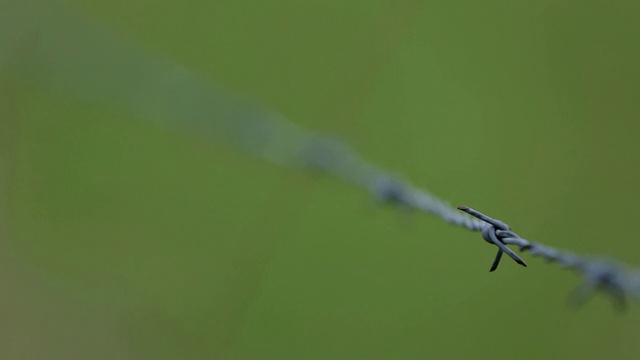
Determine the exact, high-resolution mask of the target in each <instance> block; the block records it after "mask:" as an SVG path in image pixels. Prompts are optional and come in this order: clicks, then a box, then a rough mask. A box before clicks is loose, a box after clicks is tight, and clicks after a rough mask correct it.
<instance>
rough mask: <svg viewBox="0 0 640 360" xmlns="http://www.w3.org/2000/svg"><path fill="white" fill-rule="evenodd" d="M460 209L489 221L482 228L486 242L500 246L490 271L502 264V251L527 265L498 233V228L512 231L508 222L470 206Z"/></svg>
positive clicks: (521, 263) (517, 261)
mask: <svg viewBox="0 0 640 360" xmlns="http://www.w3.org/2000/svg"><path fill="white" fill-rule="evenodd" d="M458 210H462V211H464V212H466V213H467V214H469V215H471V216H473V217H475V218H478V219H480V220H482V221H484V222H485V223H487V226H485V228H484V229H482V238H483V239H484V240H485V241H486V242H488V243H490V244H493V245H495V246H497V247H498V253H497V254H496V257H495V259H494V260H493V264H492V265H491V269H490V270H489V271H490V272H492V271H495V270H496V269H497V268H498V265H499V264H500V260H501V259H502V253H507V255H509V257H510V258H512V259H513V261H515V262H516V263H518V264H520V265H522V266H524V267H526V266H527V263H526V262H524V260H522V258H521V257H520V256H518V254H516V253H515V252H513V250H511V249H510V248H509V247H507V244H505V243H504V242H503V241H502V239H501V238H500V237H499V236H498V235H497V234H496V230H503V231H510V230H511V228H510V227H509V226H508V225H507V224H505V223H503V222H502V221H500V220H496V219H494V218H491V217H489V216H487V215H485V214H483V213H481V212H480V211H477V210H474V209H472V208H470V207H468V206H458Z"/></svg>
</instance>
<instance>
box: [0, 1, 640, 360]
mask: <svg viewBox="0 0 640 360" xmlns="http://www.w3.org/2000/svg"><path fill="white" fill-rule="evenodd" d="M17 1H18V0H3V1H2V2H0V4H2V5H3V6H11V3H15V2H17ZM639 4H640V3H638V2H635V1H619V2H615V3H604V2H600V1H504V0H503V1H483V2H477V1H463V2H423V1H411V0H405V1H391V0H380V1H337V0H325V1H293V0H278V1H268V2H267V1H255V0H234V1H204V0H203V1H187V2H175V1H164V0H158V1H145V0H139V1H130V0H128V1H124V0H122V1H121V0H118V1H114V0H109V1H107V0H92V1H85V0H82V1H80V0H76V1H72V0H69V1H66V2H64V4H62V5H60V6H64V7H67V8H70V9H73V10H74V11H76V12H77V13H79V14H82V16H84V19H85V20H86V21H87V22H88V23H96V24H102V25H101V26H106V27H107V28H109V29H111V30H112V31H113V32H114V33H118V34H120V36H122V37H123V38H124V39H126V40H127V41H131V43H132V44H137V45H136V46H139V47H140V48H141V49H144V51H148V52H149V53H150V54H155V55H154V56H157V57H158V58H166V59H170V60H171V61H173V62H175V63H176V64H180V65H181V66H184V67H185V68H188V69H191V70H192V71H194V73H197V74H199V76H201V78H202V79H204V80H206V81H208V82H211V83H212V84H216V85H217V86H221V87H223V88H226V89H228V90H229V91H232V92H234V93H236V94H240V95H241V96H243V97H246V99H252V100H251V101H258V102H260V103H261V104H262V105H264V106H265V107H267V108H270V109H274V110H276V111H278V112H280V113H281V114H283V115H284V116H285V117H286V118H288V119H289V120H291V121H292V122H294V123H296V124H298V125H300V126H302V127H304V128H307V129H312V130H321V131H326V132H330V133H333V134H336V136H338V137H340V138H341V139H343V140H345V141H347V142H348V143H349V144H351V145H352V146H353V147H354V148H356V149H358V151H359V152H360V154H361V155H363V156H364V157H365V158H367V159H369V160H371V161H373V162H375V163H377V164H379V165H381V166H384V167H385V168H388V169H390V170H392V171H395V172H399V173H402V174H404V175H405V176H406V177H407V178H409V179H411V180H412V182H413V183H414V184H415V185H417V186H420V187H424V188H427V189H429V190H430V191H432V192H433V193H434V194H437V195H438V196H440V197H442V198H444V199H447V200H449V201H451V203H452V204H454V205H458V204H465V205H469V206H473V207H476V208H478V209H480V210H482V211H484V212H487V213H488V214H491V215H492V216H495V217H497V218H500V219H502V220H504V221H505V222H507V223H509V224H510V225H511V226H512V227H513V228H514V230H515V231H516V232H518V233H519V234H521V235H523V236H524V237H526V238H528V239H531V240H534V241H540V242H543V243H545V244H548V245H552V246H555V247H559V248H566V249H571V250H574V251H576V252H579V253H586V254H597V255H603V256H610V257H613V258H616V259H621V260H623V261H625V262H628V263H630V264H635V265H640V245H638V244H639V243H638V237H637V229H636V225H635V224H636V221H637V218H638V215H639V214H640V212H639V210H638V209H637V204H638V203H639V202H640V195H639V194H638V192H637V183H638V176H639V175H640V174H639V171H640V165H639V164H638V163H637V158H636V155H637V154H638V153H639V151H640V142H638V125H637V123H638V121H637V119H638V114H640V96H639V94H640V92H639V90H640V89H639V85H638V84H640V67H638V64H640V43H639V42H638V39H639V38H640V25H638V24H639V23H638V21H637V19H638V18H639V17H640V5H639ZM27 14H28V12H27ZM21 16H23V15H21ZM25 19H26V18H25ZM4 21H5V24H4V25H5V26H4V27H2V31H3V34H2V35H0V36H3V39H4V40H3V41H4V44H5V45H6V44H7V43H10V42H12V41H14V42H15V41H17V40H15V39H18V38H19V36H14V35H15V34H17V33H19V32H20V31H21V30H20V29H19V26H18V25H16V23H17V22H15V21H14V22H11V21H8V20H7V17H5V18H4ZM34 23H35V24H36V25H37V21H35V22H34ZM7 24H10V25H7ZM16 26H17V27H16ZM7 39H11V40H7ZM0 45H2V44H0ZM14 45H15V44H14ZM25 46H28V45H25ZM0 48H1V49H2V51H3V52H4V54H2V56H0V61H2V62H4V63H5V64H6V63H7V62H8V60H6V59H8V58H9V57H10V54H9V53H8V51H14V50H9V49H10V48H11V47H7V46H5V47H0ZM13 49H15V47H14V48H13ZM105 61H108V59H105ZM2 62H0V66H2V65H3V63H2ZM11 69H12V68H11V66H5V67H3V68H0V85H1V87H0V131H1V133H0V140H1V144H0V149H1V154H0V155H1V160H2V162H1V164H0V165H2V168H1V169H2V173H1V174H0V175H1V184H2V186H3V188H2V198H1V200H2V209H1V212H0V214H1V215H2V223H1V225H2V227H1V228H0V229H1V230H2V234H1V236H2V238H1V241H2V243H1V245H0V250H1V254H0V259H1V262H0V348H2V358H5V359H25V358H30V359H73V358H75V359H353V358H356V359H358V358H362V359H364V358H369V359H390V358H394V359H402V358H405V359H413V358H491V359H503V358H505V359H506V358H513V357H514V356H516V357H518V358H520V359H537V358H549V357H557V358H560V357H563V358H569V359H573V358H576V359H577V358H580V359H601V358H616V359H625V358H627V359H635V358H637V357H638V356H639V355H640V342H639V341H638V339H639V338H640V323H639V320H640V316H639V315H638V314H639V313H640V307H639V306H638V304H637V303H635V302H632V303H631V306H630V307H629V309H628V311H627V312H625V313H617V312H615V311H614V310H613V309H612V306H611V303H610V301H609V299H607V298H606V297H605V296H603V295H600V296H596V297H594V298H593V299H592V300H591V301H590V302H588V303H587V304H586V306H584V307H582V308H579V309H576V308H572V307H570V306H567V303H566V297H567V295H568V294H569V293H570V292H571V290H572V289H573V288H575V286H577V284H578V283H579V277H578V276H576V275H575V274H572V273H571V272H567V271H564V270H561V269H558V268H557V267H556V266H554V265H547V264H545V262H544V261H542V260H540V259H534V258H531V257H530V256H528V255H526V254H525V255H524V257H525V259H526V260H528V262H529V267H528V268H526V269H525V268H520V267H517V266H516V265H515V264H514V263H513V262H509V261H505V262H504V263H503V264H502V265H501V267H500V269H498V271H496V272H495V273H491V274H490V273H489V272H488V268H489V266H490V264H491V261H492V260H493V256H494V248H493V247H490V246H486V244H485V243H484V241H482V239H481V238H480V236H479V234H473V233H469V232H467V231H465V230H461V229H458V228H455V227H451V226H448V225H446V224H443V223H442V222H441V221H440V220H438V219H436V218H432V217H430V216H427V215H423V214H418V213H412V212H410V211H402V210H399V209H394V208H392V207H382V206H379V205H377V204H376V203H375V202H374V201H372V199H371V198H370V197H369V195H368V194H367V193H366V192H365V191H363V190H362V189H359V188H355V187H352V186H350V185H348V184H345V183H342V182H340V181H339V180H336V179H332V178H331V177H327V176H316V175H315V174H309V173H305V172H302V171H300V170H297V169H293V168H288V167H286V166H284V167H283V166H278V165H274V164H272V163H269V162H267V161H264V160H262V159H259V158H256V157H254V156H251V155H250V154H247V153H246V152H244V151H242V149H240V148H237V147H234V146H232V145H229V144H225V143H223V142H220V141H216V140H214V139H211V141H207V140H206V139H203V138H193V137H189V136H188V135H185V134H183V133H180V132H179V131H174V130H172V129H165V128H162V127H161V126H157V125H153V124H150V123H149V122H145V121H143V120H142V119H139V118H138V117H137V116H136V115H135V114H128V113H126V112H123V111H120V110H118V109H115V108H111V107H109V106H108V103H107V104H98V103H94V102H91V101H84V100H78V99H75V100H74V99H73V98H69V97H63V96H59V94H57V93H56V92H55V91H52V90H51V89H49V88H47V87H46V86H41V84H39V82H38V78H37V77H30V76H25V74H24V73H23V74H16V73H14V72H13V71H12V70H11ZM27 75H28V74H27ZM107 75H108V74H107ZM129 85H130V84H122V86H123V89H124V88H126V87H127V86H129ZM139 101H143V100H139ZM247 101H249V100H247Z"/></svg>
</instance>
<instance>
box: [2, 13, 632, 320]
mask: <svg viewBox="0 0 640 360" xmlns="http://www.w3.org/2000/svg"><path fill="white" fill-rule="evenodd" d="M25 4H27V5H25ZM12 6H14V8H12V7H7V8H5V9H3V11H2V12H0V19H2V20H3V22H2V23H3V24H4V26H5V27H8V28H9V29H11V30H12V31H11V32H9V33H11V34H12V36H7V35H6V34H7V32H4V33H0V48H4V49H12V52H7V53H6V54H5V55H4V56H3V57H2V58H0V60H2V61H0V63H1V64H2V65H3V66H5V67H6V66H10V69H11V71H12V72H14V73H15V74H17V75H20V74H24V75H25V76H27V77H28V78H29V79H31V80H34V81H35V82H36V83H38V84H39V85H40V86H42V87H44V88H46V89H48V90H49V91H51V92H52V93H54V94H55V95H57V96H60V97H65V98H71V99H76V100H80V101H89V102H96V103H100V104H103V105H108V106H111V107H113V108H116V109H118V110H120V111H122V112H124V113H127V114H130V115H134V116H135V117H137V118H140V119H145V120H146V121H147V122H149V123H152V124H154V125H158V126H162V127H165V128H168V129H171V130H175V131H181V132H183V133H186V134H189V135H192V136H198V137H202V138H205V139H207V140H212V139H214V140H216V141H221V142H227V143H231V144H232V145H233V146H235V147H237V148H241V149H243V150H244V151H246V152H249V153H251V154H254V155H256V156H259V157H261V158H263V159H266V160H268V161H270V162H272V163H276V164H280V165H284V166H289V167H296V168H300V169H304V170H310V171H320V172H324V173H327V174H330V175H332V176H334V177H336V178H338V179H341V180H343V181H346V182H348V183H351V184H354V185H356V186H360V187H364V188H366V189H367V190H368V191H369V193H370V194H371V195H372V196H373V197H374V198H375V199H377V200H378V201H380V202H382V203H390V204H396V205H400V206H404V207H407V208H411V209H415V210H418V211H421V212H425V213H429V214H432V215H434V216H436V217H438V218H440V219H442V220H443V221H444V222H446V223H449V224H452V225H455V226H458V227H461V228H464V229H467V230H470V231H477V232H480V233H481V236H482V238H483V239H484V240H485V241H486V242H487V243H489V244H491V245H494V246H496V247H497V248H498V252H497V254H496V256H495V258H494V261H493V264H492V266H491V268H490V271H494V270H496V269H497V267H498V265H499V263H500V261H501V259H502V256H503V255H504V253H506V254H507V255H508V256H509V257H510V258H511V259H513V260H514V261H515V262H516V263H518V264H519V265H522V266H526V263H525V261H524V260H523V259H522V258H521V257H520V256H519V255H518V254H516V253H515V252H514V251H513V250H512V249H511V248H509V246H510V245H512V246H516V247H517V249H518V250H519V251H520V252H529V253H530V254H531V255H533V256H538V257H542V258H544V259H546V260H547V261H549V262H555V263H557V264H558V265H559V266H560V267H563V268H568V269H573V270H575V271H577V272H578V273H580V274H581V276H582V278H583V281H582V285H581V286H580V287H578V289H577V290H576V291H575V292H574V294H573V296H572V298H573V299H576V300H577V301H578V302H581V301H584V300H585V299H586V298H587V297H588V296H589V295H590V294H592V293H593V292H595V291H597V290H602V291H604V292H605V293H607V294H608V295H610V296H611V297H612V298H613V299H614V300H615V304H616V306H618V307H619V308H622V307H623V306H624V304H625V299H626V298H629V297H632V298H638V297H640V272H639V271H638V270H635V269H631V268H629V267H628V266H626V265H624V264H623V263H621V262H618V261H614V260H608V259H603V258H592V257H587V256H583V255H577V254H574V253H572V252H569V251H564V250H558V249H556V248H554V247H551V246H547V245H542V244H540V243H535V242H531V241H529V240H526V239H524V238H522V237H520V236H519V235H518V234H516V233H515V232H513V231H512V230H511V228H510V227H509V226H508V225H507V224H505V223H504V222H502V221H500V220H496V219H494V218H491V217H489V216H487V215H485V214H483V213H481V212H479V211H477V210H474V209H472V208H469V207H466V206H459V207H458V208H454V207H452V206H451V205H449V204H447V203H446V202H444V201H443V200H441V199H439V198H438V197H436V196H434V195H432V194H430V193H429V192H428V191H426V190H423V189H419V188H417V187H414V186H412V185H411V184H410V183H409V182H408V181H406V180H404V179H403V178H402V177H401V176H399V175H397V174H394V173H391V172H389V171H387V170H384V169H382V168H380V167H378V166H376V165H374V164H373V163H371V162H369V161H367V160H365V159H363V158H362V157H360V156H359V154H358V153H357V152H356V151H354V150H353V149H352V148H351V147H349V146H348V145H347V144H346V143H345V142H343V141H340V140H339V139H337V138H335V137H332V136H328V135H326V134H320V133H316V132H311V131H308V130H305V129H302V128H300V127H298V126H296V125H295V124H293V123H291V122H290V121H288V120H286V119H285V118H284V117H282V116H280V115H278V114H277V113H274V112H273V111H270V110H268V109H266V108H263V107H260V106H257V105H255V104H253V103H250V102H248V101H247V100H244V99H238V97H235V96H233V95H232V94H229V93H228V92H226V91H225V90H224V89H222V88H220V87H217V86H215V85H214V84H211V83H210V82H208V81H206V80H204V79H203V78H202V77H201V76H199V75H197V74H194V73H192V72H191V71H189V70H188V69H185V68H184V67H182V66H179V65H177V64H174V63H172V62H171V61H169V60H167V59H165V58H161V57H157V56H151V55H149V54H147V53H146V52H144V51H142V50H141V49H140V48H139V47H136V46H131V45H130V44H128V43H127V42H125V41H122V39H120V38H119V37H118V36H117V34H115V33H113V32H111V31H110V29H108V28H106V27H104V26H100V25H98V24H95V23H93V22H92V21H90V20H88V19H87V18H85V17H83V16H81V15H78V14H76V13H75V12H74V11H70V10H69V9H66V8H63V7H55V6H53V5H52V4H51V3H50V2H38V1H36V0H31V1H29V2H26V3H25V2H22V1H20V2H18V1H16V2H15V3H12ZM34 15H37V16H34ZM18 41H31V43H29V44H21V43H18ZM60 43H62V44H63V45H64V46H58V45H59V44H60ZM0 55H1V53H0Z"/></svg>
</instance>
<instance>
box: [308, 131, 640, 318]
mask: <svg viewBox="0 0 640 360" xmlns="http://www.w3.org/2000/svg"><path fill="white" fill-rule="evenodd" d="M305 145H306V147H305V148H303V150H302V151H301V154H302V155H303V156H302V159H303V160H304V161H306V167H308V168H311V169H314V170H320V171H323V172H326V173H329V174H331V175H333V176H335V177H338V178H341V179H342V180H345V181H347V182H350V183H354V184H357V185H360V186H364V187H366V188H368V190H369V192H370V193H371V195H372V196H373V197H374V198H376V199H377V200H379V201H381V202H385V203H393V204H397V205H401V206H404V207H407V208H411V209H414V210H418V211H422V212H425V213H429V214H432V215H434V216H436V217H439V218H440V219H442V220H443V221H444V222H447V223H449V224H452V225H455V226H458V227H461V228H464V229H467V230H470V231H479V232H480V233H481V235H482V238H483V239H484V240H485V241H486V242H487V243H489V244H492V245H495V246H496V247H497V248H498V252H497V254H496V257H495V259H494V262H493V264H492V266H491V268H490V271H495V270H496V269H497V268H498V265H499V263H500V261H501V259H502V255H503V254H504V253H506V254H507V255H508V256H509V257H511V258H512V259H513V260H514V261H515V262H516V263H518V264H519V265H521V266H527V265H526V263H525V261H524V260H523V259H522V258H521V257H520V256H519V255H518V254H516V253H515V252H514V251H513V250H512V249H510V248H509V247H508V245H514V246H516V247H517V249H518V250H519V251H520V252H529V253H530V254H531V255H533V256H536V257H542V258H543V259H545V260H547V261H548V262H555V263H557V264H558V265H559V266H560V267H561V268H567V269H572V270H574V271H576V272H578V273H580V274H581V275H582V278H583V280H582V284H581V285H580V286H579V287H578V288H577V289H576V290H575V291H574V292H573V294H572V296H571V298H570V300H572V301H574V302H575V303H582V302H584V301H585V300H586V299H587V298H588V297H589V296H590V295H591V294H593V293H594V292H596V291H598V290H600V291H603V292H605V293H607V294H608V295H610V296H611V297H612V298H613V300H614V301H615V303H614V305H615V306H616V307H617V308H620V309H621V308H623V307H624V306H625V303H626V298H627V297H633V298H638V297H640V271H638V270H636V269H630V268H629V267H628V266H626V265H625V264H623V263H621V262H618V261H614V260H610V259H606V258H594V257H588V256H583V255H577V254H574V253H572V252H570V251H565V250H559V249H556V248H554V247H551V246H547V245H543V244H540V243H536V242H532V241H529V240H527V239H524V238H522V237H520V236H519V235H518V234H516V233H515V232H513V231H512V230H511V228H510V227H509V226H508V225H507V224H505V223H504V222H502V221H500V220H496V219H494V218H491V217H489V216H487V215H485V214H483V213H481V212H480V211H477V210H475V209H472V208H470V207H467V206H458V207H457V210H460V211H462V212H460V211H456V209H454V208H453V207H451V206H450V205H449V204H447V203H446V202H444V201H442V200H440V199H439V198H437V197H436V196H434V195H431V194H430V193H429V192H427V191H425V190H422V189H419V188H416V187H414V186H412V185H411V184H410V183H408V182H407V181H404V180H402V179H401V178H400V177H399V176H397V175H394V174H391V173H389V172H386V171H384V170H382V169H380V168H377V167H375V166H374V165H373V164H371V163H369V162H367V161H366V160H364V159H362V158H360V157H359V156H358V155H357V153H355V151H353V150H352V149H351V148H349V147H348V146H347V145H346V144H343V143H340V142H339V141H338V140H336V139H332V138H330V137H327V136H318V137H316V138H314V139H312V140H309V141H308V142H307V143H306V144H305ZM465 213H466V214H468V215H471V216H466V214H465Z"/></svg>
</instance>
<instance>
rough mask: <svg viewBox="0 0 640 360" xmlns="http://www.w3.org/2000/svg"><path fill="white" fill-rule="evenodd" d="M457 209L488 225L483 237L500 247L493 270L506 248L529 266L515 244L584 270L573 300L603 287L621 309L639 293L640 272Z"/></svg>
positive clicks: (580, 299) (560, 263) (581, 301)
mask: <svg viewBox="0 0 640 360" xmlns="http://www.w3.org/2000/svg"><path fill="white" fill-rule="evenodd" d="M458 209H459V210H462V211H464V212H466V213H467V214H469V215H471V216H473V217H476V218H478V219H480V220H482V221H484V222H485V223H486V224H485V226H484V227H483V229H482V238H483V239H485V241H487V242H489V243H492V244H494V245H496V246H498V248H499V250H498V255H496V258H495V260H494V262H493V265H492V266H491V270H490V271H494V270H495V269H497V267H498V264H499V262H500V257H501V256H502V252H503V251H504V252H506V253H507V254H509V256H511V258H513V260H515V261H516V262H517V263H519V264H520V265H524V266H526V265H525V264H524V262H523V261H522V259H520V257H519V256H518V255H516V254H515V253H513V251H512V250H511V249H509V248H508V247H507V245H516V246H517V247H518V249H519V250H520V251H529V252H530V253H531V255H534V256H541V257H543V258H544V259H546V260H547V261H550V262H557V263H558V264H559V265H560V266H561V267H563V268H569V269H573V270H576V271H578V272H580V273H582V276H583V278H584V279H583V283H582V285H581V286H580V287H579V288H578V289H576V291H574V293H573V294H572V296H571V298H570V299H571V300H572V302H573V303H583V302H584V301H585V299H586V298H587V297H588V296H589V295H591V294H592V293H594V292H595V291H597V290H602V291H605V292H607V293H608V294H609V295H610V296H611V297H612V298H613V300H614V301H615V305H616V306H617V308H618V309H622V308H624V307H625V303H626V295H630V296H634V297H638V296H639V295H640V274H639V273H638V272H637V271H635V272H631V271H628V270H627V269H625V267H624V266H623V265H622V264H618V263H616V262H614V261H610V260H604V259H587V258H585V257H583V256H579V255H575V254H573V253H571V252H568V251H562V250H557V249H554V248H552V247H549V246H544V245H541V244H538V243H534V242H531V241H529V240H526V239H523V238H522V237H520V236H519V235H518V234H516V233H515V232H513V231H511V228H510V227H509V226H508V225H507V224H505V223H503V222H502V221H500V220H496V219H493V218H491V217H489V216H487V215H485V214H483V213H481V212H479V211H477V210H474V209H472V208H469V207H467V206H458Z"/></svg>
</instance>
